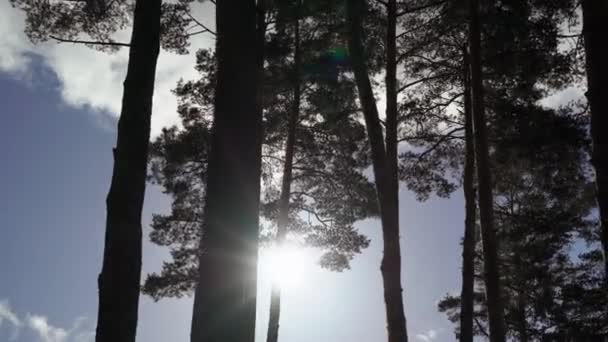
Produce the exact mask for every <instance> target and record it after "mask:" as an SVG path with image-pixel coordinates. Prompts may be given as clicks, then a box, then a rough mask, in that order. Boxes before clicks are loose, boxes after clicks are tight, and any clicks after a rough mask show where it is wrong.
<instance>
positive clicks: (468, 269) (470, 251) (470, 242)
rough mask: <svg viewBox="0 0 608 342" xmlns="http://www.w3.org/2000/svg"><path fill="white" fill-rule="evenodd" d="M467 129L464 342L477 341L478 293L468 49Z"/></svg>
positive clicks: (462, 296)
mask: <svg viewBox="0 0 608 342" xmlns="http://www.w3.org/2000/svg"><path fill="white" fill-rule="evenodd" d="M463 56H464V63H463V66H464V70H463V75H462V77H463V85H464V86H463V88H464V131H465V133H464V134H465V158H464V175H463V182H462V188H463V192H464V203H465V218H464V239H463V241H462V291H461V294H460V342H473V310H474V292H475V222H476V220H477V219H476V203H475V202H476V201H475V147H474V141H473V115H472V112H471V77H470V72H469V70H470V63H469V58H468V52H467V51H466V48H465V49H464V53H463Z"/></svg>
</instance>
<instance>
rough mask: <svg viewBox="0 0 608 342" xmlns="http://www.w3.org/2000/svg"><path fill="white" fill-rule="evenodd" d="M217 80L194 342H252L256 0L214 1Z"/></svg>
mask: <svg viewBox="0 0 608 342" xmlns="http://www.w3.org/2000/svg"><path fill="white" fill-rule="evenodd" d="M216 27H217V29H216V30H217V40H216V43H217V49H216V51H217V59H218V60H217V83H216V92H215V113H214V123H213V132H212V140H211V154H210V158H209V167H208V175H207V182H206V184H207V197H206V201H205V203H206V207H205V218H206V222H205V226H204V236H203V240H202V243H201V247H202V249H201V251H200V259H199V281H198V284H197V287H196V291H195V297H194V310H193V316H192V330H191V335H190V340H191V341H192V342H220V341H221V342H253V341H254V338H255V314H256V289H257V252H258V230H259V221H258V220H259V199H260V166H261V165H260V164H261V142H262V139H261V138H262V134H261V123H262V117H261V115H260V111H259V110H258V106H257V98H258V93H257V83H258V78H259V70H258V69H259V68H258V64H259V63H258V59H259V54H258V51H256V50H257V49H256V46H257V39H256V37H257V33H256V6H255V1H254V0H246V1H244V0H241V1H235V0H222V1H218V2H217V4H216Z"/></svg>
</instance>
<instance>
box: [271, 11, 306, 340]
mask: <svg viewBox="0 0 608 342" xmlns="http://www.w3.org/2000/svg"><path fill="white" fill-rule="evenodd" d="M293 60H294V66H293V69H294V70H293V75H294V77H293V108H292V109H291V113H290V116H289V122H288V124H287V125H288V126H287V141H286V143H285V164H284V166H283V179H282V184H281V197H280V199H279V220H278V228H277V237H276V242H277V245H278V246H282V245H283V244H284V242H285V236H286V235H287V225H288V224H289V199H290V197H291V183H292V179H293V177H292V173H293V172H292V171H293V155H294V150H295V145H296V129H297V124H298V117H299V114H300V102H301V89H300V64H301V63H300V20H299V18H298V17H296V21H295V24H294V58H293ZM280 318H281V288H280V286H279V284H276V283H273V284H272V292H271V297H270V312H269V319H268V333H267V335H266V341H267V342H277V341H278V339H279V320H280Z"/></svg>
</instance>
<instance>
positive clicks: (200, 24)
mask: <svg viewBox="0 0 608 342" xmlns="http://www.w3.org/2000/svg"><path fill="white" fill-rule="evenodd" d="M187 14H188V16H189V17H190V19H192V21H194V22H195V23H196V24H197V25H198V26H200V27H202V28H203V31H200V32H197V34H198V33H204V32H208V33H211V34H212V35H214V36H217V34H216V33H215V32H214V31H212V30H211V29H209V28H208V27H207V26H205V24H203V23H201V22H200V21H199V20H198V19H196V18H195V17H194V16H193V15H192V14H190V13H187Z"/></svg>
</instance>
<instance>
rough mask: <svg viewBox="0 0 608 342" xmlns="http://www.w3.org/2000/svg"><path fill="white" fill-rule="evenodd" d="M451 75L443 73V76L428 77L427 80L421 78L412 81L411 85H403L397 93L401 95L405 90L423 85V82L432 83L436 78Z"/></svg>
mask: <svg viewBox="0 0 608 342" xmlns="http://www.w3.org/2000/svg"><path fill="white" fill-rule="evenodd" d="M450 75H451V73H442V74H439V75H433V76H428V77H425V78H421V79H419V80H416V81H412V82H410V83H407V84H405V85H403V86H402V87H401V88H399V89H398V90H397V92H398V93H400V92H402V91H404V90H405V89H407V88H409V87H412V86H415V85H416V84H419V83H423V82H426V81H430V80H434V79H436V78H441V77H446V76H450Z"/></svg>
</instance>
